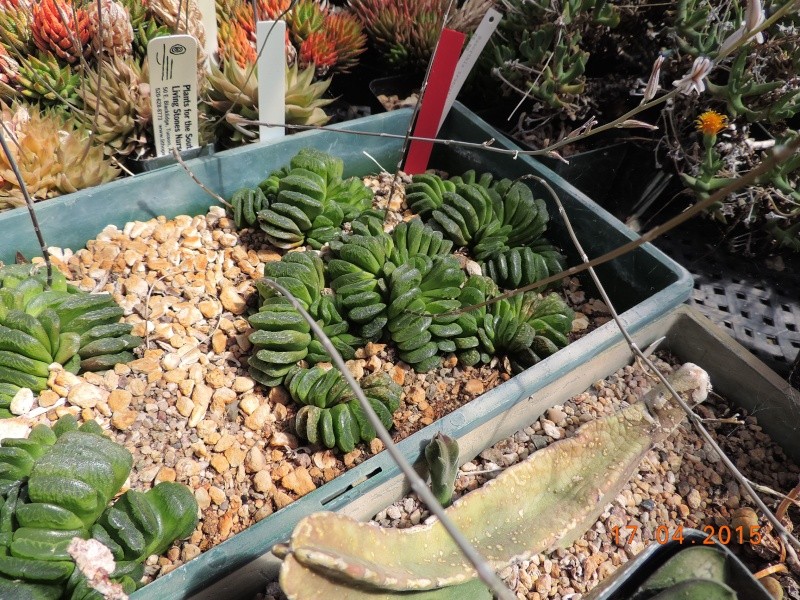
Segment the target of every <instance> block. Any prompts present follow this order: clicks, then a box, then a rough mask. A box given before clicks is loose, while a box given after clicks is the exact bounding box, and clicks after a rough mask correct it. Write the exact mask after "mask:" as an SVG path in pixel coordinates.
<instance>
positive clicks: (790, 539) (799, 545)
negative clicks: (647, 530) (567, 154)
mask: <svg viewBox="0 0 800 600" xmlns="http://www.w3.org/2000/svg"><path fill="white" fill-rule="evenodd" d="M524 178H525V179H533V180H535V181H537V182H538V183H540V184H541V185H542V186H543V187H544V188H545V189H546V190H547V191H548V192H549V193H550V195H551V196H552V198H553V201H554V202H555V203H556V205H557V206H558V212H559V214H560V215H561V218H562V219H563V220H564V225H565V226H566V228H567V232H568V233H569V237H570V239H571V240H572V243H573V245H574V246H575V249H576V250H577V251H578V254H579V255H580V258H581V260H582V261H583V264H584V265H588V264H589V263H590V261H589V257H588V256H587V255H586V252H585V251H584V250H583V246H582V245H581V243H580V241H579V240H578V236H577V235H576V234H575V230H574V229H573V227H572V223H571V222H570V219H569V216H568V215H567V211H566V210H565V209H564V205H563V204H562V202H561V199H560V198H559V197H558V194H556V192H555V190H554V189H553V188H552V187H551V186H550V184H549V183H548V182H547V181H545V180H544V179H542V178H541V177H537V176H535V175H529V176H526V177H524ZM587 270H588V271H589V276H590V277H591V278H592V281H593V282H594V284H595V286H596V287H597V290H598V291H599V292H600V296H601V297H602V299H603V302H605V304H606V306H608V310H609V312H610V313H611V317H612V318H613V319H614V323H616V325H617V327H618V328H619V330H620V333H622V336H623V337H624V338H625V342H626V343H627V344H628V346H629V347H630V349H631V352H633V354H634V356H636V357H638V358H639V360H641V361H642V362H643V363H644V364H645V365H647V367H648V368H649V369H650V370H651V371H652V372H653V373H654V374H655V375H656V377H658V379H659V380H660V381H661V383H663V384H664V386H665V387H666V388H667V389H668V390H669V392H670V394H672V397H673V398H674V399H675V401H676V402H677V403H678V405H679V406H680V407H681V408H682V409H683V411H684V412H685V413H686V415H687V417H688V418H689V421H690V422H691V423H692V425H693V426H694V428H695V430H696V431H697V433H698V434H700V437H702V438H703V440H704V441H705V443H706V444H708V446H709V447H710V448H711V449H712V450H713V451H714V452H715V453H716V454H717V456H718V457H719V458H720V460H721V461H722V463H723V464H724V465H725V467H726V468H727V469H728V471H729V472H730V473H731V475H733V477H734V479H736V481H737V482H738V483H739V485H740V486H742V487H743V488H744V490H745V492H747V495H748V496H750V499H751V500H752V501H753V503H754V504H755V505H756V506H757V507H758V509H759V510H760V511H761V512H762V513H763V515H764V516H765V517H766V518H767V520H768V521H769V522H770V524H771V525H772V526H773V527H774V528H775V530H776V531H777V532H778V535H779V537H780V538H781V540H782V541H783V542H784V543H785V544H787V550H788V551H789V558H790V559H791V560H792V561H793V563H794V566H796V567H800V561H798V557H797V554H796V552H795V550H800V540H798V539H797V538H796V537H794V535H792V533H791V532H790V531H789V530H788V529H786V527H785V526H784V525H783V523H781V521H780V519H778V517H776V516H775V514H773V512H772V511H771V510H770V509H769V508H768V507H767V505H766V503H765V502H764V501H763V500H762V499H761V496H759V495H758V493H757V492H756V490H755V489H754V488H753V485H752V484H751V482H750V480H749V479H748V478H747V477H745V476H744V474H742V472H741V471H740V470H739V469H738V468H737V467H736V465H734V464H733V461H732V460H731V459H730V458H728V455H727V454H725V451H724V450H723V449H722V448H721V447H720V446H719V444H717V441H716V440H715V439H714V438H713V437H712V436H711V434H710V433H709V432H708V430H707V429H706V428H705V427H704V426H703V420H702V419H701V418H700V417H699V416H698V415H697V414H696V413H695V412H694V411H693V410H692V409H691V408H690V407H689V405H688V404H686V402H685V401H684V400H683V398H681V396H680V394H678V392H677V391H675V389H674V388H673V387H672V385H671V384H670V382H669V380H668V379H667V377H666V376H665V375H664V374H663V373H662V372H661V370H660V369H659V368H658V367H657V366H656V365H655V363H654V362H653V361H652V360H650V358H649V357H648V356H646V355H645V353H644V352H642V351H641V349H640V348H639V346H638V345H637V344H636V342H635V341H634V339H633V338H632V337H631V335H630V333H628V330H627V329H626V328H625V325H624V324H623V323H622V319H620V317H619V314H618V313H617V311H616V309H615V308H614V305H613V303H612V302H611V298H609V297H608V294H607V293H606V290H605V288H604V287H603V284H602V283H601V282H600V278H599V277H598V276H597V273H596V272H595V270H594V269H593V268H592V267H589V266H587ZM792 547H793V548H794V549H792Z"/></svg>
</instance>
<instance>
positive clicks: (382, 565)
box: [273, 364, 710, 600]
mask: <svg viewBox="0 0 800 600" xmlns="http://www.w3.org/2000/svg"><path fill="white" fill-rule="evenodd" d="M669 380H670V383H671V384H672V386H673V387H674V388H676V389H677V390H678V392H679V393H680V394H681V395H682V396H683V397H684V399H685V401H686V402H688V403H690V404H691V405H694V404H696V403H698V402H702V401H703V400H704V399H705V398H706V395H707V393H708V391H709V389H710V386H709V381H708V375H707V373H705V371H703V370H702V369H700V368H699V367H697V366H695V365H692V364H686V365H684V366H683V367H681V368H680V369H679V370H678V371H677V372H676V373H674V374H673V375H671V376H670V378H669ZM684 417H685V414H684V412H683V409H682V408H681V407H680V406H678V404H677V403H675V402H672V401H671V400H670V396H669V394H668V393H667V389H666V386H664V385H659V386H656V387H655V388H654V389H653V390H651V391H650V392H649V393H648V394H647V396H646V397H645V398H644V399H643V400H642V401H640V402H637V403H634V404H632V405H630V406H627V407H625V408H623V409H622V410H620V411H619V412H617V413H616V414H613V415H610V416H607V417H604V418H601V419H596V420H594V421H590V422H588V423H586V424H584V425H583V426H581V427H580V428H579V429H578V430H577V431H576V432H575V434H574V435H573V436H571V437H569V438H566V439H563V440H559V441H557V442H554V443H552V444H550V445H549V446H548V447H546V448H544V449H543V450H540V451H538V452H535V453H533V454H532V455H531V456H530V457H529V458H528V459H526V460H525V461H523V462H522V463H519V464H517V465H514V466H512V467H510V468H508V469H507V470H506V471H504V472H503V473H501V474H500V475H499V476H498V477H496V478H495V479H493V480H492V481H490V482H488V483H487V484H486V485H484V486H483V487H481V488H480V489H478V490H475V491H473V492H471V493H469V494H467V495H466V496H463V497H462V498H460V499H459V500H457V501H456V502H454V503H453V505H452V506H450V507H449V508H448V509H446V513H447V516H448V517H449V518H450V519H451V520H452V521H453V522H454V523H455V525H456V526H457V527H458V528H459V529H460V530H461V532H462V533H463V534H464V535H465V536H466V537H467V538H468V539H470V541H472V542H473V544H474V545H475V547H476V549H477V550H479V551H480V553H481V554H482V555H483V557H484V558H485V559H486V560H487V561H488V562H489V564H490V565H491V566H492V567H493V568H495V569H501V568H503V567H504V566H505V565H507V564H509V563H510V562H511V561H515V560H525V559H526V558H528V557H530V556H532V555H533V554H536V553H539V552H548V551H552V550H555V549H557V548H566V547H569V545H570V544H572V542H573V541H575V539H577V538H578V537H580V536H581V535H582V534H583V533H584V532H585V531H586V529H588V528H589V527H590V526H591V524H592V523H593V522H594V521H595V520H596V519H597V517H598V516H599V514H600V513H601V511H602V510H603V508H604V507H605V506H606V504H607V503H608V502H610V501H611V500H612V499H613V498H614V497H615V496H616V495H617V494H618V493H619V490H620V489H622V487H623V486H624V485H625V484H626V483H627V482H628V480H629V479H630V478H631V476H632V475H633V474H634V473H635V472H636V470H637V469H638V467H639V463H640V462H641V460H642V458H644V456H645V454H646V453H647V452H648V451H649V450H650V449H651V448H652V447H653V445H654V444H657V443H659V442H661V441H663V440H665V439H666V438H667V437H668V436H669V435H670V434H671V433H672V431H673V430H674V429H675V427H677V425H678V424H679V423H681V421H683V419H684ZM576 481H580V482H581V485H580V486H576V485H575V482H576ZM273 552H275V553H276V554H278V555H279V556H281V557H283V559H284V561H283V565H282V567H281V576H280V583H281V587H282V588H283V590H284V592H285V593H286V594H287V596H288V597H289V598H290V599H292V600H311V599H323V598H336V597H347V598H349V599H351V600H361V599H362V598H363V599H366V598H374V597H376V595H379V596H380V597H385V598H395V597H398V598H399V597H406V595H410V597H412V598H416V597H419V598H442V597H446V598H450V597H454V594H453V593H452V592H455V593H458V592H461V593H462V594H463V588H462V590H459V589H458V587H456V586H459V585H462V584H465V583H467V582H469V581H471V580H473V579H474V578H475V571H474V568H473V567H472V565H471V564H470V563H469V562H468V561H467V560H466V559H465V558H464V556H463V554H462V553H461V551H460V550H459V549H458V547H457V546H456V545H455V543H454V542H453V540H452V538H451V537H450V536H449V535H448V533H447V532H446V531H445V529H444V527H443V526H442V524H441V522H440V521H435V522H432V523H429V524H426V525H421V526H419V527H414V528H411V529H386V528H382V527H378V526H375V525H366V524H363V523H358V522H356V521H354V520H353V519H351V518H349V517H346V516H344V515H339V514H335V513H316V514H313V515H311V516H309V517H306V518H305V519H303V520H302V521H301V522H300V523H298V525H297V526H296V527H295V530H294V532H293V534H292V537H291V540H290V542H289V544H288V546H283V545H282V546H279V547H276V548H274V549H273ZM448 588H454V589H451V590H449V592H451V593H449V594H448ZM439 591H441V592H442V593H441V594H440V595H437V594H435V593H434V592H439ZM419 592H428V594H427V595H424V594H421V595H420V596H415V595H414V593H419ZM462 597H463V596H462Z"/></svg>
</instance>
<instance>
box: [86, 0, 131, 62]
mask: <svg viewBox="0 0 800 600" xmlns="http://www.w3.org/2000/svg"><path fill="white" fill-rule="evenodd" d="M86 12H87V14H88V16H89V23H90V27H89V31H90V34H91V44H92V49H93V50H94V51H95V52H101V51H102V52H103V53H105V54H107V55H108V56H112V57H119V58H125V57H128V56H130V55H131V54H132V53H133V26H132V24H131V17H130V15H129V14H128V11H127V9H126V8H125V6H123V5H122V4H120V3H119V2H116V0H101V2H100V8H99V9H98V3H97V2H90V3H89V4H88V6H87V7H86ZM101 15H102V19H103V26H102V31H101V27H100V25H99V24H100V17H101Z"/></svg>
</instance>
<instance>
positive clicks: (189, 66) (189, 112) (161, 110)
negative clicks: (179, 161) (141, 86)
mask: <svg viewBox="0 0 800 600" xmlns="http://www.w3.org/2000/svg"><path fill="white" fill-rule="evenodd" d="M147 56H148V58H149V61H148V62H149V68H150V106H151V108H152V111H153V133H154V136H155V146H156V148H155V150H156V156H165V155H167V154H172V149H173V148H175V149H177V150H178V152H183V151H184V150H189V149H190V148H195V147H197V146H199V141H198V133H197V40H195V39H194V38H193V37H192V36H190V35H185V34H182V35H167V36H164V37H158V38H154V39H152V40H150V42H149V43H148V44H147Z"/></svg>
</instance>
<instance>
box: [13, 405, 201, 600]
mask: <svg viewBox="0 0 800 600" xmlns="http://www.w3.org/2000/svg"><path fill="white" fill-rule="evenodd" d="M132 464H133V458H132V456H131V454H130V452H128V451H127V450H126V449H125V448H124V447H123V446H120V445H119V444H116V443H115V442H113V441H111V440H110V439H109V438H107V437H106V436H104V435H103V432H102V429H100V427H99V425H97V424H96V423H95V422H94V421H89V422H88V423H85V424H84V425H81V426H80V427H79V426H78V423H77V421H76V420H75V418H74V417H71V416H65V417H62V418H61V419H59V421H58V422H57V423H56V424H55V425H54V426H53V428H52V429H51V428H49V427H47V426H45V425H36V426H35V427H34V428H33V429H32V430H31V433H30V435H29V436H28V437H27V438H24V439H22V438H5V439H3V440H2V447H0V506H2V509H0V510H2V519H0V554H2V556H0V594H1V595H3V597H6V596H8V592H9V591H12V593H11V596H8V597H15V598H39V599H41V598H53V599H56V598H71V599H73V600H78V599H79V598H95V597H97V595H96V592H94V591H93V590H92V589H91V588H90V587H89V586H88V585H87V582H86V580H85V577H84V576H83V575H82V574H81V573H80V572H79V571H78V569H77V568H76V567H75V563H74V561H73V560H72V558H71V557H70V555H69V553H68V552H67V546H68V545H69V543H70V542H71V541H72V539H73V538H76V537H77V538H80V539H90V538H94V539H96V540H98V541H100V542H102V543H103V544H105V545H106V546H107V547H108V548H109V549H110V550H111V552H112V554H113V555H114V559H115V560H116V570H115V571H114V572H113V573H111V574H110V576H111V579H112V580H113V581H117V582H119V583H121V584H122V586H123V588H124V589H125V590H126V592H127V593H132V592H133V591H134V590H135V589H136V587H137V582H138V580H139V579H141V576H142V574H143V563H144V560H145V559H146V558H147V557H148V556H150V555H151V554H154V553H155V554H158V553H161V552H163V551H164V550H166V549H167V548H168V547H169V546H170V544H172V542H174V541H175V540H176V539H179V538H182V537H186V536H187V535H189V533H191V532H192V531H193V530H194V527H195V525H196V523H197V502H196V501H195V499H194V496H193V495H192V493H191V492H190V491H189V490H188V488H186V487H185V486H182V485H180V484H176V483H170V482H162V483H159V484H157V485H156V486H155V487H153V488H152V489H151V490H149V491H148V492H146V493H142V492H136V491H133V490H129V491H127V492H125V494H123V495H122V496H121V497H120V498H118V499H117V501H116V502H115V503H114V504H112V505H111V506H108V504H109V502H110V501H111V500H112V499H113V498H114V495H115V494H116V493H117V492H118V491H119V489H120V487H121V486H122V484H123V483H124V482H125V480H126V479H127V477H128V474H129V473H130V470H131V466H132Z"/></svg>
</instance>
